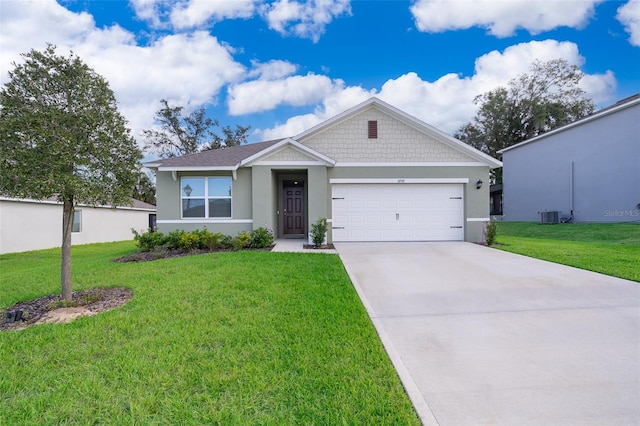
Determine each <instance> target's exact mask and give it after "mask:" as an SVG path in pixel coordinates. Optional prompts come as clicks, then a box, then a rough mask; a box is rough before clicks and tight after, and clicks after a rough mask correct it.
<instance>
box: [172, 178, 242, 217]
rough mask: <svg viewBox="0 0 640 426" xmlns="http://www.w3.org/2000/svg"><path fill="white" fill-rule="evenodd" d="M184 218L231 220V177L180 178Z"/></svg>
mask: <svg viewBox="0 0 640 426" xmlns="http://www.w3.org/2000/svg"><path fill="white" fill-rule="evenodd" d="M180 188H181V189H180V193H181V197H180V199H181V204H182V217H183V218H231V177H226V176H216V177H206V178H204V177H183V178H180Z"/></svg>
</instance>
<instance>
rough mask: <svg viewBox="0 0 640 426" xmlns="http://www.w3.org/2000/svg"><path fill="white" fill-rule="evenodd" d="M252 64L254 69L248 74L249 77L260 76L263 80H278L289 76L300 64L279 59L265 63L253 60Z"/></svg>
mask: <svg viewBox="0 0 640 426" xmlns="http://www.w3.org/2000/svg"><path fill="white" fill-rule="evenodd" d="M251 65H252V69H251V70H250V71H249V73H248V74H247V77H249V78H254V77H259V78H260V79H261V80H277V79H279V78H283V77H287V76H289V75H291V74H293V73H295V72H296V71H297V70H298V66H297V65H296V64H292V63H291V62H288V61H281V60H277V59H274V60H271V61H269V62H264V63H260V62H257V61H252V62H251Z"/></svg>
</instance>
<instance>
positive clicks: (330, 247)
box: [302, 244, 335, 250]
mask: <svg viewBox="0 0 640 426" xmlns="http://www.w3.org/2000/svg"><path fill="white" fill-rule="evenodd" d="M302 248H303V249H305V250H335V247H334V246H333V244H322V245H321V246H319V247H317V246H314V245H313V244H305V245H303V246H302Z"/></svg>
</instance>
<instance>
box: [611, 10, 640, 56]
mask: <svg viewBox="0 0 640 426" xmlns="http://www.w3.org/2000/svg"><path fill="white" fill-rule="evenodd" d="M616 18H617V19H618V21H620V23H622V25H624V27H625V29H626V30H627V32H628V33H629V34H630V36H631V37H629V43H631V44H632V45H634V46H640V0H629V2H628V3H627V4H625V5H623V6H621V7H620V8H619V9H618V14H617V16H616Z"/></svg>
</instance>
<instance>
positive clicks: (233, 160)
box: [143, 139, 282, 171]
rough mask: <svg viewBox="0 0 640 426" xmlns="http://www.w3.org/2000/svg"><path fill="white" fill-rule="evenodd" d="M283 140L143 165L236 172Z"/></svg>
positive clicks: (173, 169)
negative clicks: (257, 155) (243, 163)
mask: <svg viewBox="0 0 640 426" xmlns="http://www.w3.org/2000/svg"><path fill="white" fill-rule="evenodd" d="M281 140H282V139H277V140H272V141H267V142H259V143H252V144H248V145H240V146H233V147H230V148H221V149H212V150H209V151H202V152H199V153H197V154H190V155H183V156H181V157H171V158H165V159H160V160H156V161H149V162H147V163H144V164H143V165H144V166H145V167H148V168H151V169H158V170H161V171H179V170H236V169H237V168H238V167H240V166H241V163H242V162H243V161H244V160H246V159H247V158H250V157H253V156H254V155H256V154H258V153H260V152H262V151H264V150H266V149H268V148H269V147H271V146H273V145H275V144H277V143H278V142H280V141H281Z"/></svg>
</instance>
